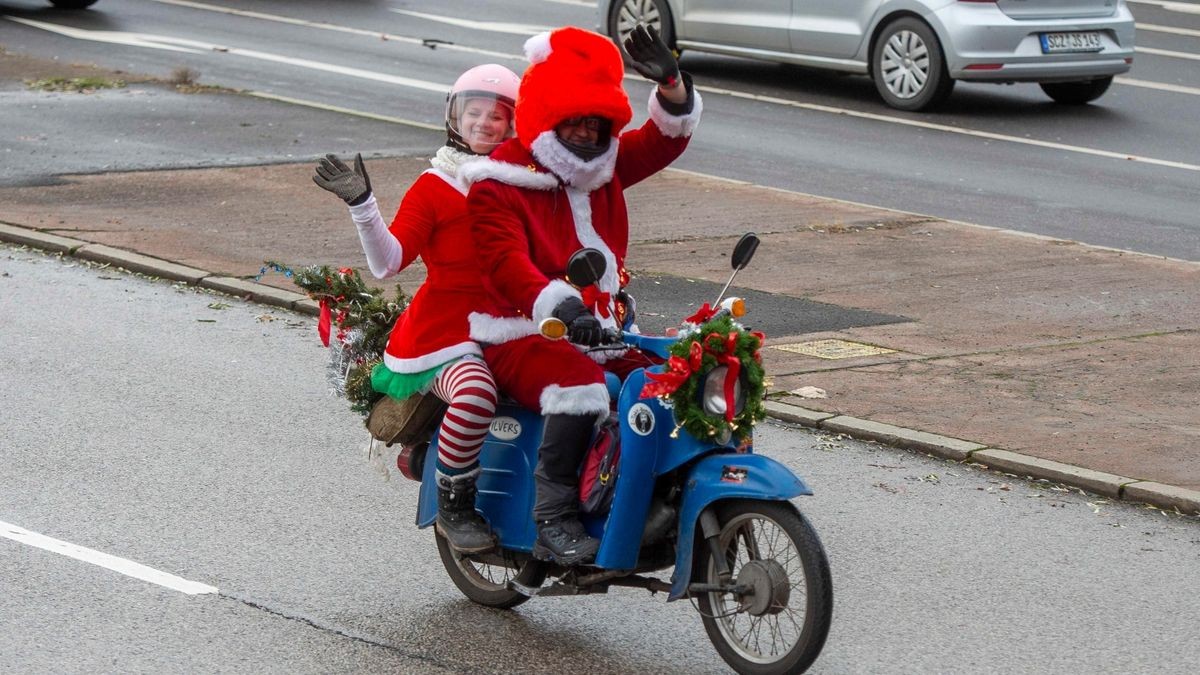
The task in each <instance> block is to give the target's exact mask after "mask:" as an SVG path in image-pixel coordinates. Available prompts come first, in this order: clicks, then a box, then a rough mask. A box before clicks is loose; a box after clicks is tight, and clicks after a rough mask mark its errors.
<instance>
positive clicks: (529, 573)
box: [434, 532, 546, 609]
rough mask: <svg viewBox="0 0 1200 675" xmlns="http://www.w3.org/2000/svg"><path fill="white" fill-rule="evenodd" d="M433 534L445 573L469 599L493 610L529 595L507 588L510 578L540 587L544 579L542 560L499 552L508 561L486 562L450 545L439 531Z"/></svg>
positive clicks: (544, 568)
mask: <svg viewBox="0 0 1200 675" xmlns="http://www.w3.org/2000/svg"><path fill="white" fill-rule="evenodd" d="M434 536H435V537H436V538H437V547H438V555H439V556H441V558H442V566H443V567H445V568H446V574H448V575H450V580H451V581H453V582H454V585H455V586H458V590H460V591H462V594H463V595H465V596H467V598H468V599H469V600H471V601H472V602H476V603H479V604H481V605H483V606H485V607H492V608H494V609H512V608H513V607H516V606H517V605H519V604H521V603H523V602H525V601H526V600H528V599H529V596H527V595H524V594H522V593H519V592H517V591H514V590H512V589H510V588H509V587H508V582H509V580H512V581H516V582H517V583H519V584H521V585H523V586H530V587H532V588H537V587H538V586H541V585H542V582H543V581H545V580H546V565H545V563H543V562H541V561H540V560H534V558H533V556H530V555H525V554H517V553H513V552H511V551H502V552H499V553H497V554H496V555H498V556H503V557H504V559H505V561H506V563H507V564H505V565H492V564H486V563H482V562H477V561H475V560H471V556H465V555H463V554H461V553H459V552H457V551H455V550H454V549H452V548H450V543H449V542H447V541H446V538H445V537H443V536H441V535H440V534H437V533H436V532H435V533H434Z"/></svg>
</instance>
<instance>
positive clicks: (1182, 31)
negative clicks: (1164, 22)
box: [1137, 23, 1200, 37]
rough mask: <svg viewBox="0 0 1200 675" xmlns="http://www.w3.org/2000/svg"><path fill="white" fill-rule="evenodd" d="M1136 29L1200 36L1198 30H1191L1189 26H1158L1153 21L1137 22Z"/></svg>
mask: <svg viewBox="0 0 1200 675" xmlns="http://www.w3.org/2000/svg"><path fill="white" fill-rule="evenodd" d="M1137 29H1138V30H1148V31H1150V32H1152V33H1171V34H1172V35H1189V36H1191V37H1200V30H1192V29H1191V28H1176V27H1175V26H1159V25H1157V24H1153V23H1139V24H1137Z"/></svg>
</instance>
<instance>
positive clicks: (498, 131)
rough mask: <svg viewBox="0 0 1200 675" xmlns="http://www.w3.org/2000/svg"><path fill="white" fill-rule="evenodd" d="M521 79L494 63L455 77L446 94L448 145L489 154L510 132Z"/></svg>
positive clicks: (511, 134) (512, 127) (509, 136)
mask: <svg viewBox="0 0 1200 675" xmlns="http://www.w3.org/2000/svg"><path fill="white" fill-rule="evenodd" d="M520 86H521V78H519V77H517V74H516V73H514V72H512V71H511V70H509V69H508V68H505V67H504V66H501V65H498V64H495V63H486V64H484V65H482V66H476V67H474V68H472V69H470V70H468V71H467V72H465V73H463V74H462V75H460V76H459V78H458V80H456V81H455V82H454V86H453V87H451V88H450V91H449V93H447V94H446V135H447V136H448V144H449V145H450V146H452V147H454V148H457V149H459V150H462V151H463V152H470V153H473V154H476V155H486V154H489V153H491V151H492V150H494V149H495V148H496V147H497V146H499V145H500V144H501V143H503V142H504V141H506V140H508V139H509V138H511V137H512V136H513V134H514V124H513V110H514V109H515V107H516V101H517V91H518V89H519V88H520Z"/></svg>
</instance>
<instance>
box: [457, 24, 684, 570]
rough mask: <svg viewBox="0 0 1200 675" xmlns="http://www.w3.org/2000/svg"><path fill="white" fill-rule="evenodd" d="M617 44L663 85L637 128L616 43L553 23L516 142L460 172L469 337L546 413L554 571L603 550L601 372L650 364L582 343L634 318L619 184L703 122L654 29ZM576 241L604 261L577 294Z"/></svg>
mask: <svg viewBox="0 0 1200 675" xmlns="http://www.w3.org/2000/svg"><path fill="white" fill-rule="evenodd" d="M625 49H626V51H627V52H628V54H629V56H630V59H631V61H632V65H633V67H634V69H635V70H637V71H638V72H639V73H640V74H642V75H643V76H644V77H646V78H647V79H650V80H652V81H654V82H656V83H657V84H658V86H657V88H656V89H655V90H654V92H652V93H651V95H650V102H649V113H650V119H649V120H648V121H647V122H646V123H645V124H644V125H642V126H641V127H640V128H638V129H635V130H633V131H628V132H625V133H622V130H623V129H624V128H625V126H626V125H627V124H629V121H630V120H631V118H632V117H633V111H632V110H631V109H630V106H629V99H628V97H627V96H626V94H625V91H624V89H623V88H622V79H623V78H624V75H625V69H624V65H623V63H622V59H621V54H620V52H619V51H618V49H617V47H616V45H614V44H613V43H612V42H611V41H610V40H609V39H608V38H605V37H603V36H601V35H598V34H596V33H592V32H590V31H586V30H582V29H579V28H560V29H558V30H555V31H553V32H550V33H543V34H541V35H538V36H535V37H533V38H531V39H530V40H529V41H528V42H526V43H525V53H526V56H528V57H529V60H530V62H531V65H530V66H529V68H528V69H527V70H526V71H525V74H524V76H523V77H522V79H521V86H520V90H519V92H518V96H517V104H516V130H517V137H516V138H515V139H512V140H510V141H508V142H507V143H506V144H504V145H502V146H500V147H499V148H497V149H496V151H495V152H494V153H492V155H491V156H490V157H489V158H487V159H484V160H481V161H479V162H476V163H473V164H472V165H471V166H470V167H464V169H463V170H462V173H461V174H460V175H463V176H464V178H465V179H466V180H467V181H468V182H471V183H472V187H471V191H470V193H469V196H468V199H467V207H468V210H469V212H470V215H471V218H472V219H473V232H474V235H475V244H476V249H477V252H478V256H479V258H480V262H481V265H482V270H483V273H484V276H485V282H486V284H485V285H486V286H488V295H489V298H488V307H489V311H487V312H484V313H476V314H472V315H471V337H472V338H473V339H474V340H476V341H478V342H479V343H481V344H482V345H483V346H484V358H485V360H486V361H487V363H488V365H489V366H490V367H491V369H492V372H493V374H494V375H495V378H496V381H497V384H498V385H499V386H500V389H501V390H502V391H504V392H505V393H507V394H508V395H509V396H512V397H513V398H515V399H516V400H517V401H518V402H519V403H520V404H521V405H523V406H525V407H527V408H530V409H532V410H538V411H540V412H541V413H542V414H543V415H544V416H545V431H544V434H543V437H542V444H541V446H540V448H539V460H538V466H537V469H536V471H535V473H534V476H535V480H536V504H535V506H534V512H533V515H534V518H535V520H536V521H537V526H538V538H537V542H536V543H535V545H534V549H533V553H534V555H535V556H537V557H539V558H541V559H545V560H555V561H557V562H558V563H560V564H563V565H574V564H580V563H586V562H590V561H591V560H592V559H594V558H595V555H596V551H597V550H598V549H599V542H598V541H597V540H596V539H595V538H593V537H591V536H589V535H588V534H587V532H586V531H585V530H584V528H583V525H582V524H581V523H580V522H579V519H578V514H577V509H578V482H579V479H578V471H579V465H580V462H581V461H582V459H583V456H584V454H585V453H586V451H587V447H588V444H589V442H590V441H591V437H592V432H593V428H594V426H595V423H596V421H597V419H599V418H600V416H606V415H608V413H609V396H608V390H607V388H606V386H605V384H604V370H610V371H613V372H616V373H617V374H619V375H622V376H623V375H625V374H627V373H628V372H629V371H631V370H632V369H634V368H636V367H641V366H644V365H647V361H646V360H645V358H644V357H643V356H641V355H640V354H637V353H627V354H626V353H620V352H615V353H614V352H595V353H586V352H585V351H583V349H582V348H581V346H583V345H596V344H597V343H599V342H600V340H601V339H602V335H603V331H604V329H606V328H615V327H617V326H618V325H620V324H623V323H625V322H626V319H629V318H630V317H628V316H627V315H628V313H629V308H628V306H627V303H626V302H625V301H624V300H625V298H624V293H623V291H622V289H623V287H624V286H625V284H627V283H628V281H629V275H628V273H627V272H626V270H625V255H626V252H627V249H628V244H629V221H628V217H627V214H626V208H625V197H624V194H623V191H624V189H625V188H627V187H629V186H631V185H634V184H636V183H638V182H640V181H642V180H644V179H645V178H647V177H649V176H651V175H653V174H654V173H656V172H658V171H660V170H662V169H663V168H665V167H666V166H667V165H669V164H670V163H671V162H672V161H674V160H675V158H676V157H678V156H679V155H680V154H681V153H682V152H683V151H684V149H685V148H686V147H687V144H688V140H689V138H690V137H691V134H692V131H693V130H694V129H695V128H696V125H697V123H698V122H699V118H700V109H701V102H700V96H699V94H698V93H697V92H696V91H695V90H694V89H693V87H692V85H691V79H690V77H689V76H688V75H686V74H684V73H681V72H680V70H679V65H678V63H677V61H676V59H675V56H674V55H673V54H672V53H671V50H670V49H669V48H668V47H667V45H666V44H664V43H663V41H662V40H661V39H660V38H659V36H658V34H657V33H656V32H655V31H654V29H653V28H647V27H645V26H639V27H638V28H637V29H636V30H634V32H633V33H632V34H631V35H630V37H629V39H627V40H626V41H625ZM583 247H591V248H595V249H598V250H599V251H600V252H601V253H602V254H603V255H604V258H605V260H606V262H607V267H606V269H605V273H604V276H603V277H602V278H601V279H600V280H599V281H598V282H597V283H596V284H595V285H593V286H590V287H588V288H585V289H577V288H575V287H573V286H571V284H569V283H568V282H567V281H566V278H565V275H566V266H567V260H568V259H569V258H570V256H571V254H572V253H574V252H575V251H576V250H578V249H580V248H583ZM551 317H553V318H557V319H560V320H561V321H562V322H563V323H565V324H566V326H567V337H568V338H569V340H570V342H566V341H552V340H548V339H546V338H544V337H542V336H541V335H540V334H538V326H539V324H540V323H541V322H542V321H543V320H545V319H547V318H551Z"/></svg>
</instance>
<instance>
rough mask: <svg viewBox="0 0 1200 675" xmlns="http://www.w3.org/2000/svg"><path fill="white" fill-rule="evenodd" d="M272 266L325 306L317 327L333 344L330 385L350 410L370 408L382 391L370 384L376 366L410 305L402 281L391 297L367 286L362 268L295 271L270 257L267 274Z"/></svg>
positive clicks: (327, 343) (322, 267)
mask: <svg viewBox="0 0 1200 675" xmlns="http://www.w3.org/2000/svg"><path fill="white" fill-rule="evenodd" d="M268 270H274V271H276V272H280V273H282V274H283V275H285V276H287V277H289V278H291V279H292V281H293V282H295V284H296V285H297V286H299V287H300V288H301V289H303V290H304V292H305V293H306V294H307V295H308V297H310V298H312V299H313V300H315V301H317V304H318V305H320V307H321V311H320V315H319V317H318V319H317V332H318V333H319V334H320V336H321V341H322V342H323V343H324V344H325V346H327V347H329V349H330V354H329V356H330V359H329V372H328V376H329V381H330V384H332V385H333V387H334V391H335V392H336V393H337V394H338V395H340V396H344V397H345V398H346V400H348V401H349V402H350V409H351V410H353V411H355V412H357V413H360V414H362V415H366V414H367V413H369V412H370V411H371V406H372V405H374V403H375V402H376V401H377V400H379V399H380V398H381V397H382V396H383V394H380V393H378V392H376V391H375V390H374V389H373V388H372V387H371V371H372V370H374V368H375V366H376V365H378V364H380V363H382V362H383V350H384V348H386V347H387V342H388V337H389V336H390V335H391V331H392V326H394V325H395V324H396V319H397V318H398V317H399V316H400V314H401V313H402V312H404V309H405V308H406V307H408V296H407V295H405V293H404V291H403V289H401V288H400V286H399V285H397V286H396V291H395V294H394V295H393V296H392V297H391V298H387V297H385V296H384V293H383V291H382V290H380V289H378V288H370V287H368V286H367V285H366V283H364V282H363V279H362V276H361V275H359V273H358V271H357V270H354V269H351V268H349V267H342V268H338V269H334V268H332V267H330V266H328V265H312V266H309V267H305V268H303V269H301V270H299V271H293V270H291V269H290V268H288V267H286V266H284V265H280V264H279V263H275V262H270V261H268V262H267V263H266V264H265V265H264V266H263V269H262V274H266V272H267V271H268ZM260 276H261V274H260ZM335 326H336V331H335V330H334V327H335Z"/></svg>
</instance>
